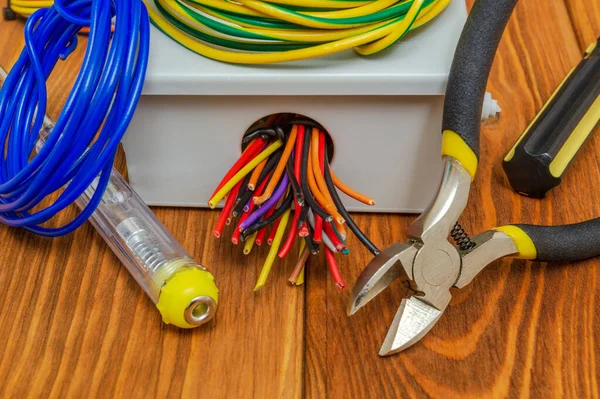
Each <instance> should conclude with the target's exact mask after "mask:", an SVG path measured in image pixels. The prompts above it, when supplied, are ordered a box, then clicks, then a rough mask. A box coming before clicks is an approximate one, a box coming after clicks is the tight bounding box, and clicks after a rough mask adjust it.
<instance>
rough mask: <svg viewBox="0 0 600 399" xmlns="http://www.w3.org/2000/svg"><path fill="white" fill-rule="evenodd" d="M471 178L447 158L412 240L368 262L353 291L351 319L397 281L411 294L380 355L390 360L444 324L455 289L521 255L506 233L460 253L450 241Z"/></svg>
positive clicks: (483, 238) (479, 241) (411, 233)
mask: <svg viewBox="0 0 600 399" xmlns="http://www.w3.org/2000/svg"><path fill="white" fill-rule="evenodd" d="M470 184H471V175H470V174H469V173H468V172H467V171H466V170H465V169H464V168H463V167H462V165H461V164H460V162H459V161H457V160H456V159H454V158H452V157H445V158H444V173H443V176H442V180H441V184H440V186H439V188H438V192H437V195H436V197H435V199H434V200H433V201H432V203H431V204H430V206H429V207H428V208H427V209H426V211H425V212H424V213H423V214H422V215H421V216H420V217H419V218H418V219H417V220H416V221H415V222H414V223H413V224H412V225H411V226H410V227H409V229H408V241H407V242H405V243H395V244H393V245H392V246H390V247H388V248H387V249H385V250H383V251H382V252H381V253H380V254H379V255H377V256H376V257H375V258H373V260H372V261H371V262H370V263H369V265H368V266H367V267H366V268H365V269H364V270H363V272H362V273H361V275H360V276H359V278H358V280H357V282H356V284H355V285H354V288H353V290H352V295H351V300H350V303H349V305H348V314H349V315H352V314H354V313H355V312H356V311H358V310H359V309H360V308H362V307H363V306H364V305H366V304H367V303H368V302H369V301H371V300H372V299H373V298H374V297H375V296H377V295H378V294H379V293H381V292H382V291H383V290H384V289H386V288H387V287H388V286H389V285H390V284H391V283H392V282H394V281H395V280H396V279H400V280H402V282H403V283H404V285H405V286H407V288H408V289H409V295H408V297H407V298H405V299H403V300H402V303H401V304H400V307H399V309H398V311H397V313H396V316H395V318H394V321H393V322H392V325H391V327H390V329H389V331H388V333H387V336H386V338H385V341H384V343H383V346H382V347H381V350H380V352H379V354H380V355H381V356H386V355H391V354H393V353H397V352H399V351H402V350H404V349H406V348H408V347H410V346H412V345H413V344H414V343H416V342H418V341H419V340H420V339H421V338H422V337H423V336H425V334H427V332H428V331H429V330H430V329H431V328H432V327H433V326H434V325H435V323H436V322H437V321H438V320H439V318H440V317H441V315H442V314H443V312H444V310H445V309H446V307H447V306H448V304H449V303H450V300H451V294H450V289H451V288H452V287H463V286H465V285H466V284H468V283H469V282H470V281H471V280H472V279H473V278H474V277H475V276H476V275H477V274H478V273H479V272H480V271H481V270H482V269H483V268H484V267H485V266H486V265H488V264H489V263H490V262H492V261H494V260H496V259H498V258H501V257H503V256H506V255H509V254H513V253H516V252H518V250H517V248H516V245H515V243H514V241H513V240H512V239H511V238H510V237H509V236H507V235H506V234H504V233H502V232H495V231H488V232H485V233H482V234H480V235H478V236H476V237H474V238H473V242H474V244H475V246H474V247H473V248H470V249H468V250H460V249H459V248H457V247H455V246H454V245H452V244H451V243H450V242H449V241H448V236H449V235H450V231H451V230H452V228H453V227H454V225H455V224H456V222H457V221H458V218H459V217H460V215H461V214H462V212H463V210H464V208H465V206H466V204H467V199H468V195H469V188H470Z"/></svg>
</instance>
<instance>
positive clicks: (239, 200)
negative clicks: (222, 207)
mask: <svg viewBox="0 0 600 399" xmlns="http://www.w3.org/2000/svg"><path fill="white" fill-rule="evenodd" d="M249 180H250V173H248V174H247V175H246V177H244V180H242V185H241V186H240V190H239V191H238V193H237V197H235V206H234V208H233V211H232V212H231V214H232V215H233V217H236V216H237V215H239V214H240V212H236V210H237V208H238V205H239V204H240V203H242V198H243V197H244V195H245V194H246V193H247V192H248V191H250V190H248V181H249ZM251 193H252V192H251ZM242 207H243V205H242Z"/></svg>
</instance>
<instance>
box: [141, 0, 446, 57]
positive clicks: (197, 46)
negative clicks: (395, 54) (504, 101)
mask: <svg viewBox="0 0 600 399" xmlns="http://www.w3.org/2000/svg"><path fill="white" fill-rule="evenodd" d="M144 1H146V3H148V5H149V8H150V10H149V12H150V18H151V19H152V22H153V23H154V25H155V26H156V27H158V28H159V29H160V30H162V31H163V32H164V33H165V34H167V35H168V36H169V37H171V38H172V39H173V40H175V41H176V42H178V43H180V44H181V45H183V46H185V47H187V48H188V49H190V50H192V51H194V52H196V53H198V54H201V55H203V56H205V57H208V58H212V59H215V60H219V61H224V62H229V63H238V64H268V63H277V62H287V61H295V60H302V59H308V58H314V57H320V56H324V55H328V54H332V53H336V52H339V51H343V50H348V49H352V48H353V49H354V50H355V51H357V52H358V53H359V54H362V55H370V54H374V53H377V52H379V51H382V50H384V49H386V48H388V47H389V46H390V45H392V44H394V43H396V42H397V41H399V40H400V39H402V37H403V36H404V35H405V34H406V33H408V32H409V31H411V30H414V29H416V28H418V27H420V26H422V25H424V24H426V23H428V22H429V21H431V20H432V19H433V18H435V17H436V16H437V15H438V14H440V13H441V12H442V11H443V10H444V9H445V8H446V6H447V5H448V4H449V3H450V0H404V1H397V0H370V1H369V0H270V1H268V2H267V1H259V0H236V1H235V2H234V1H228V0H144Z"/></svg>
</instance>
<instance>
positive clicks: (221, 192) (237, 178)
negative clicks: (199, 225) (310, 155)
mask: <svg viewBox="0 0 600 399" xmlns="http://www.w3.org/2000/svg"><path fill="white" fill-rule="evenodd" d="M282 145H283V143H282V142H281V140H277V141H276V142H274V143H273V144H271V145H269V146H268V147H267V148H266V149H265V150H264V151H263V152H261V153H260V154H258V156H256V157H255V158H254V159H253V160H252V161H250V162H248V164H246V166H244V167H243V168H242V169H241V170H240V171H239V172H237V173H236V174H235V175H234V176H233V177H232V178H231V180H229V181H228V182H227V183H225V184H224V185H223V187H221V189H220V190H219V191H217V193H216V194H215V195H214V196H213V197H212V198H211V199H210V201H208V205H209V206H210V207H211V208H212V209H214V208H215V207H216V206H217V204H218V203H219V202H220V201H221V200H222V199H223V198H224V197H225V195H227V193H228V192H230V191H231V189H232V188H233V186H235V185H236V184H237V183H238V182H239V181H240V180H242V179H243V178H244V177H245V176H246V175H247V174H248V173H250V171H251V170H252V169H254V168H255V167H256V165H258V164H259V163H261V161H262V160H263V159H265V158H267V157H268V156H269V155H271V154H272V153H274V152H275V151H277V149H278V148H279V147H281V146H282Z"/></svg>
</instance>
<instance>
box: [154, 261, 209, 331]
mask: <svg viewBox="0 0 600 399" xmlns="http://www.w3.org/2000/svg"><path fill="white" fill-rule="evenodd" d="M214 280H215V279H214V277H213V275H212V274H210V273H209V272H207V271H206V270H202V269H199V268H197V267H183V268H181V269H179V270H178V271H177V272H175V273H174V274H173V275H172V276H171V277H170V278H169V279H168V280H167V281H166V282H165V284H164V286H163V287H162V289H161V291H160V297H159V298H158V303H157V304H156V307H157V308H158V310H159V311H160V314H161V315H162V318H163V321H164V322H165V323H167V324H173V325H175V326H177V327H180V328H195V327H198V326H199V325H202V324H204V323H206V322H207V321H209V320H210V319H212V317H213V316H214V314H215V312H216V310H217V301H218V297H219V291H218V289H217V286H216V285H215V281H214Z"/></svg>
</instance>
